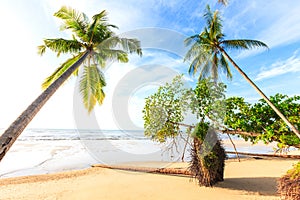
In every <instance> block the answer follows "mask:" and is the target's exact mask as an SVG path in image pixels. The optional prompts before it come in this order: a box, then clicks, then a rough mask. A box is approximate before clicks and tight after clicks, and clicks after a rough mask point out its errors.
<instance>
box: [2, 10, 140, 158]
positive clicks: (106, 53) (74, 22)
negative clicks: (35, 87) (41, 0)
mask: <svg viewBox="0 0 300 200" xmlns="http://www.w3.org/2000/svg"><path fill="white" fill-rule="evenodd" d="M54 16H56V17H58V18H60V19H62V21H63V22H64V23H63V24H62V26H61V29H62V30H66V29H67V30H70V31H72V32H73V36H72V39H63V38H58V39H45V40H44V44H43V45H41V46H39V47H38V50H39V51H38V52H39V54H40V55H43V54H44V53H45V51H46V49H47V48H48V49H50V50H52V51H54V52H56V53H57V55H58V56H59V55H60V54H62V53H71V54H73V56H72V57H71V58H70V59H68V60H67V61H66V62H64V63H63V64H62V65H61V66H60V67H59V68H57V69H56V70H55V71H54V73H53V74H51V75H50V76H49V77H48V78H46V80H45V81H44V83H43V84H42V87H43V88H44V89H45V90H44V92H43V93H42V94H41V95H40V96H39V97H38V98H37V99H36V100H35V101H34V102H33V103H32V104H31V105H30V106H29V107H28V108H27V109H26V110H25V111H24V112H23V113H22V114H21V115H20V116H19V117H18V118H17V119H16V120H15V121H14V122H13V123H12V124H11V125H10V127H9V128H8V129H7V130H6V131H5V132H4V133H3V134H2V135H1V137H0V161H1V160H2V158H3V157H4V156H5V154H6V152H7V151H8V150H9V149H10V147H11V146H12V145H13V143H14V142H15V141H16V139H17V138H18V137H19V135H20V134H21V133H22V131H23V130H24V129H25V127H26V126H27V125H28V124H29V122H30V121H31V120H32V119H33V117H34V116H35V115H36V114H37V113H38V111H39V110H40V109H41V108H42V106H43V105H44V104H45V103H46V102H47V101H48V99H49V98H50V97H51V96H52V95H53V94H54V93H55V91H56V90H57V89H58V88H59V87H60V86H61V85H62V84H63V83H64V82H65V81H66V80H67V79H68V78H69V77H70V76H71V75H72V74H73V75H78V69H79V67H80V66H82V67H83V69H82V71H83V73H82V76H81V77H80V93H81V95H82V98H83V103H84V106H85V107H86V108H87V110H88V112H90V111H91V110H92V109H93V108H94V106H95V105H96V103H97V102H98V103H99V104H102V102H103V99H104V97H105V94H104V92H103V87H104V86H105V85H106V83H105V79H104V75H103V73H102V72H101V70H100V69H99V68H98V67H99V66H100V67H101V68H103V67H105V64H106V61H107V60H117V61H120V62H128V53H137V54H138V55H142V52H141V48H140V42H139V41H138V40H136V39H127V38H120V37H118V36H116V35H115V34H114V32H113V31H112V30H111V29H112V28H117V27H116V26H115V25H111V24H109V23H108V22H107V12H106V11H105V10H103V11H102V12H100V13H99V14H96V15H94V16H93V18H92V20H91V21H90V20H89V19H88V17H87V16H86V15H85V14H84V13H80V12H78V11H76V10H74V9H72V8H69V7H62V8H61V9H60V10H59V11H58V12H56V13H55V14H54Z"/></svg>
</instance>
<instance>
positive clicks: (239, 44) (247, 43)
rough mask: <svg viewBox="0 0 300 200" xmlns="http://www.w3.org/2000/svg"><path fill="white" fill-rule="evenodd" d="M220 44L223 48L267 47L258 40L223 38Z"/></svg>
mask: <svg viewBox="0 0 300 200" xmlns="http://www.w3.org/2000/svg"><path fill="white" fill-rule="evenodd" d="M221 44H222V46H224V49H253V48H259V47H264V48H268V46H267V45H266V44H265V43H263V42H261V41H258V40H245V39H243V40H242V39H241V40H224V41H222V42H221Z"/></svg>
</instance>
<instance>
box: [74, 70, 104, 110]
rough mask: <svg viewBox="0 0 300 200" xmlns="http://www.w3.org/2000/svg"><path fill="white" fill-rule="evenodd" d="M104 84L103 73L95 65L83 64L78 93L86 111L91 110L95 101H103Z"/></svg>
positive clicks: (100, 102)
mask: <svg viewBox="0 0 300 200" xmlns="http://www.w3.org/2000/svg"><path fill="white" fill-rule="evenodd" d="M105 85H106V83H105V79H104V75H103V73H102V72H101V71H100V70H99V69H98V68H97V67H96V65H91V66H84V69H83V74H82V76H81V78H80V93H81V95H82V97H83V103H84V106H85V108H86V109H87V110H88V112H91V111H92V109H93V108H94V106H95V105H96V103H97V102H98V103H99V104H100V105H101V104H102V103H103V100H104V97H105V94H104V92H103V87H104V86H105Z"/></svg>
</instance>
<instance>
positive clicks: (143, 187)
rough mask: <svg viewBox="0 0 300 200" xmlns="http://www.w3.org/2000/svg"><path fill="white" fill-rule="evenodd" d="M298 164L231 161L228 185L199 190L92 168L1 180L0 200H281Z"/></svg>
mask: <svg viewBox="0 0 300 200" xmlns="http://www.w3.org/2000/svg"><path fill="white" fill-rule="evenodd" d="M296 162H297V161H296V160H283V159H258V160H257V159H243V160H242V161H241V162H237V161H236V160H227V161H226V167H225V181H224V182H222V183H219V184H217V185H216V186H215V187H212V188H205V187H199V186H198V185H197V183H196V181H194V180H193V179H191V178H189V177H183V176H170V175H160V174H150V173H140V172H128V171H120V170H112V169H104V168H98V167H94V168H89V169H85V170H77V171H69V172H62V173H55V174H49V175H38V176H27V177H16V178H6V179H0V199H1V200H2V199H8V200H9V199H14V200H17V199H22V200H25V199H28V200H29V199H30V200H31V199H47V200H48V199H49V200H50V199H91V200H93V199H111V200H114V199H116V200H117V199H118V200H119V199H122V200H123V199H146V200H147V199H149V200H150V199H151V200H152V199H164V200H166V199H170V200H174V199H186V198H188V199H189V200H192V199H195V200H196V199H197V200H198V199H280V198H279V196H278V195H277V194H276V180H277V179H278V178H279V177H280V176H281V175H283V174H284V173H285V172H286V171H287V170H288V169H290V168H291V167H292V165H293V164H294V163H296ZM180 166H182V164H181V165H180ZM172 167H174V165H173V166H172Z"/></svg>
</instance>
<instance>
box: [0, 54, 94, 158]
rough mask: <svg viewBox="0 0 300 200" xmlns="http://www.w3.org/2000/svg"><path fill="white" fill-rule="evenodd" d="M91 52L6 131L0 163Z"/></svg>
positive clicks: (0, 144)
mask: <svg viewBox="0 0 300 200" xmlns="http://www.w3.org/2000/svg"><path fill="white" fill-rule="evenodd" d="M88 54H89V51H86V52H85V54H83V55H82V56H81V58H79V59H78V61H76V62H75V63H74V64H73V65H72V66H71V67H70V68H69V69H68V70H67V71H66V72H65V73H64V74H62V75H61V76H60V77H59V78H58V79H57V80H56V81H54V82H53V83H52V84H51V85H50V86H49V87H48V88H47V89H46V90H45V91H44V92H43V93H42V94H41V95H40V96H39V97H38V98H37V99H36V100H34V101H33V102H32V103H31V105H29V106H28V107H27V109H26V110H25V111H24V112H23V113H22V114H21V115H20V116H19V117H18V118H17V119H16V120H15V121H14V122H13V123H12V124H11V125H10V126H9V127H8V129H6V131H5V132H4V133H3V134H2V135H1V137H0V161H1V160H2V158H3V157H4V156H5V154H6V153H7V151H8V150H9V149H10V147H11V146H12V145H13V144H14V142H15V141H16V140H17V138H18V137H19V136H20V134H21V133H22V132H23V130H24V129H25V128H26V126H27V125H28V124H29V123H30V121H31V120H32V119H33V117H34V116H35V115H36V114H37V113H38V112H39V110H40V109H41V108H42V107H43V105H44V104H45V103H46V102H47V101H48V100H49V98H50V97H51V96H52V95H53V94H54V93H55V91H56V90H57V89H58V88H59V87H60V86H61V85H62V84H63V82H64V81H66V80H67V79H68V78H69V77H70V75H71V74H72V73H73V72H74V71H75V70H76V69H77V68H78V67H79V66H80V65H81V64H82V62H83V61H84V60H85V58H86V57H87V55H88Z"/></svg>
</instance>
